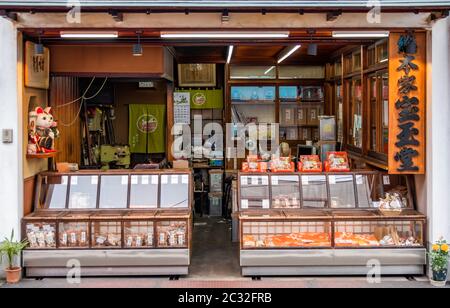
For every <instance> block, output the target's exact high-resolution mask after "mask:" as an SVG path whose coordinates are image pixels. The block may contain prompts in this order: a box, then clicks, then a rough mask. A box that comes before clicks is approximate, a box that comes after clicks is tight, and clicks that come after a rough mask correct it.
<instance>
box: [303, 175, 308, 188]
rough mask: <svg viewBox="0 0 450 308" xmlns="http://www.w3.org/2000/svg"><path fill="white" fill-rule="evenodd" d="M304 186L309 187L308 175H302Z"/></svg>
mask: <svg viewBox="0 0 450 308" xmlns="http://www.w3.org/2000/svg"><path fill="white" fill-rule="evenodd" d="M302 184H303V185H305V186H306V185H309V178H308V176H306V175H302Z"/></svg>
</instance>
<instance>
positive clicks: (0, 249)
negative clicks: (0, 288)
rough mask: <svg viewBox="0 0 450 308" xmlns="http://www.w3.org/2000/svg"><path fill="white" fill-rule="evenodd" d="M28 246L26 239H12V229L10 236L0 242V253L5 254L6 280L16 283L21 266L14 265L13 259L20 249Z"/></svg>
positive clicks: (18, 279)
mask: <svg viewBox="0 0 450 308" xmlns="http://www.w3.org/2000/svg"><path fill="white" fill-rule="evenodd" d="M27 246H28V242H27V241H21V242H17V241H14V230H12V232H11V238H9V239H8V238H5V240H4V241H3V243H1V244H0V255H1V256H6V258H7V267H6V268H5V273H6V282H7V283H18V282H19V281H20V279H21V277H22V268H21V267H20V266H15V261H16V259H17V257H18V256H19V255H20V253H21V252H22V250H23V249H24V248H25V247H27Z"/></svg>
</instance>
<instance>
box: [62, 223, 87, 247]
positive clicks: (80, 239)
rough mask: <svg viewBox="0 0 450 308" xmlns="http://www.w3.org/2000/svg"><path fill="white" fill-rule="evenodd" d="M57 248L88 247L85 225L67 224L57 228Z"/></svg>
mask: <svg viewBox="0 0 450 308" xmlns="http://www.w3.org/2000/svg"><path fill="white" fill-rule="evenodd" d="M59 229H60V230H59V247H60V248H70V247H88V246H89V242H88V235H87V229H88V227H87V224H86V223H83V224H77V223H68V224H61V225H60V227H59Z"/></svg>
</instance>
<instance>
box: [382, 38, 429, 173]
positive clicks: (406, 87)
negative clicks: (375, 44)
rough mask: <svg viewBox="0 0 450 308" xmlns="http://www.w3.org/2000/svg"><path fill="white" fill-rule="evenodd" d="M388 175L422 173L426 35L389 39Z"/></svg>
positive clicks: (423, 160)
mask: <svg viewBox="0 0 450 308" xmlns="http://www.w3.org/2000/svg"><path fill="white" fill-rule="evenodd" d="M389 54H390V58H389V60H390V61H389V89H390V91H389V92H390V94H389V172H390V173H393V174H399V173H403V174H423V173H425V133H426V127H425V108H426V104H425V99H426V98H425V87H426V34H425V33H423V32H420V33H414V32H409V31H408V32H399V33H391V35H390V39H389Z"/></svg>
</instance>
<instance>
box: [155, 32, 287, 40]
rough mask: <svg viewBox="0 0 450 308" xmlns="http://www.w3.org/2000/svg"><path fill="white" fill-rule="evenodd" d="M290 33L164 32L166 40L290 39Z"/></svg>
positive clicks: (163, 36) (162, 34) (163, 35)
mask: <svg viewBox="0 0 450 308" xmlns="http://www.w3.org/2000/svg"><path fill="white" fill-rule="evenodd" d="M288 37H289V32H162V33H161V38H165V39H214V38H217V39H226V38H235V39H242V38H288Z"/></svg>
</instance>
